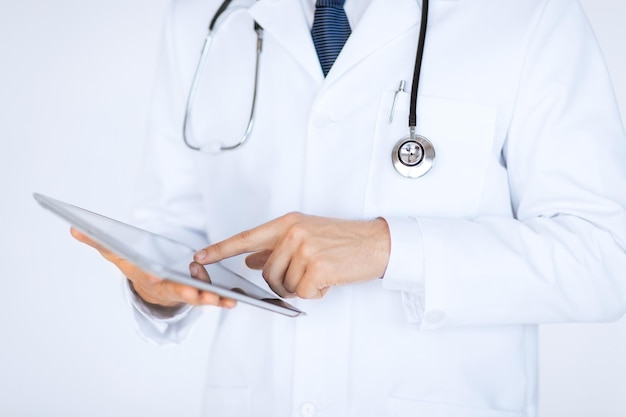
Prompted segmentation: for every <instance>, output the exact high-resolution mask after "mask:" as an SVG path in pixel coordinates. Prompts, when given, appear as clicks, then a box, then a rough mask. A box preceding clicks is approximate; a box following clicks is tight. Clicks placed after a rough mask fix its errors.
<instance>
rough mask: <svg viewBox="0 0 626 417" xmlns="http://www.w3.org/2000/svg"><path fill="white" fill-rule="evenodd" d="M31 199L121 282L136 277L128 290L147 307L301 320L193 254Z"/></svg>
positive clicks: (49, 200)
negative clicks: (239, 309)
mask: <svg viewBox="0 0 626 417" xmlns="http://www.w3.org/2000/svg"><path fill="white" fill-rule="evenodd" d="M34 197H35V199H36V200H37V201H38V202H39V203H40V204H41V205H42V206H43V207H44V208H47V209H49V210H50V211H52V212H53V213H55V214H57V215H58V216H60V217H62V218H63V219H65V220H66V221H68V222H69V223H70V224H72V226H73V228H74V229H75V230H74V231H73V235H74V237H76V238H77V239H79V240H80V241H82V242H84V243H87V244H89V245H91V246H94V247H95V248H96V249H98V250H99V251H100V252H101V253H102V255H103V256H104V257H105V258H107V259H108V260H110V261H112V262H114V263H115V264H116V265H117V266H118V267H119V268H120V269H121V270H122V272H124V273H125V274H126V276H129V275H132V276H135V277H138V279H137V281H135V282H134V283H133V285H134V286H135V287H136V290H138V292H140V293H141V294H142V296H144V297H146V298H147V299H146V301H148V302H157V303H158V304H161V305H168V306H171V307H175V306H177V305H180V303H181V301H184V302H187V303H191V304H214V305H219V306H222V307H226V308H229V307H233V306H234V305H235V303H234V301H233V300H236V301H241V302H244V303H247V304H250V305H254V306H256V307H260V308H263V309H266V310H269V311H273V312H277V313H281V314H284V315H287V316H290V317H296V316H298V315H300V314H302V311H300V310H299V309H297V308H295V307H293V306H291V305H289V304H288V303H286V302H284V301H283V300H281V299H280V298H278V297H277V296H276V295H275V294H272V293H270V292H267V291H265V290H264V289H261V288H259V287H257V286H256V285H254V284H252V283H251V282H250V281H248V280H246V279H245V278H243V277H241V276H239V275H237V274H235V273H233V272H232V271H230V270H228V269H226V268H224V267H223V266H221V265H219V264H213V265H206V266H202V265H200V264H197V263H195V262H192V261H193V255H194V253H195V251H194V250H193V249H192V248H190V247H188V246H187V245H185V244H183V243H181V242H177V241H175V240H172V239H169V238H166V237H164V236H160V235H157V234H154V233H151V232H148V231H146V230H143V229H139V228H137V227H134V226H131V225H128V224H125V223H122V222H119V221H117V220H114V219H111V218H108V217H105V216H102V215H99V214H96V213H93V212H91V211H88V210H85V209H82V208H79V207H76V206H73V205H70V204H67V203H64V202H61V201H58V200H55V199H52V198H50V197H47V196H43V195H41V194H35V195H34ZM77 231H78V232H77ZM164 280H165V281H164ZM174 283H175V284H174ZM179 284H182V285H179ZM137 285H141V286H142V287H141V288H137ZM198 290H201V291H198ZM146 294H147V296H146ZM151 297H152V299H150V298H151ZM164 299H167V300H169V301H167V302H163V301H162V300H164Z"/></svg>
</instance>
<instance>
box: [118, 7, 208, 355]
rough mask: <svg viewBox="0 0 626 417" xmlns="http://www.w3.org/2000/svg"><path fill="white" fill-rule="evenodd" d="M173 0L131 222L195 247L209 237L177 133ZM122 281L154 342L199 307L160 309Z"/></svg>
mask: <svg viewBox="0 0 626 417" xmlns="http://www.w3.org/2000/svg"><path fill="white" fill-rule="evenodd" d="M176 4H177V2H171V3H170V7H171V8H172V10H169V13H168V14H167V16H168V19H167V20H166V23H165V30H164V36H163V39H162V50H161V53H160V57H159V62H158V70H157V71H158V72H157V75H156V80H155V81H156V86H155V90H154V96H153V99H152V103H153V107H152V111H151V120H150V132H149V135H148V138H147V142H146V145H145V147H144V151H143V155H142V156H143V161H142V163H141V166H140V169H139V180H138V186H137V190H136V193H135V200H136V201H135V202H134V204H133V207H134V209H133V212H132V216H131V217H132V219H133V223H134V224H136V225H138V226H140V227H142V228H145V229H147V230H150V231H152V232H155V233H159V234H162V235H164V236H167V237H170V238H172V239H175V240H178V241H180V242H184V243H186V244H188V245H189V246H191V247H192V248H195V249H200V248H203V247H205V246H207V245H208V241H207V238H206V233H205V231H204V230H205V225H204V213H203V204H202V199H201V196H200V193H199V192H198V190H200V189H201V186H200V184H198V175H197V172H196V171H195V159H194V155H193V151H191V150H189V149H188V148H186V147H185V145H184V143H183V141H182V138H181V130H182V120H183V113H182V112H183V111H184V108H185V106H184V105H185V102H184V100H185V98H186V93H185V90H186V87H185V85H186V82H187V81H186V78H185V77H183V76H181V69H180V68H179V64H178V63H179V62H180V61H181V59H180V57H179V56H178V54H179V52H178V51H177V50H176V48H175V44H176V43H175V39H174V36H175V30H174V29H173V25H174V17H173V16H174V15H175V10H174V8H175V7H176ZM183 78H185V80H183ZM190 261H191V259H190ZM126 287H127V288H126V292H127V295H128V299H129V301H130V305H131V307H132V309H133V315H134V318H135V319H136V322H137V326H138V330H139V333H140V334H142V335H143V336H144V337H146V338H147V339H150V340H151V341H153V342H156V343H158V344H168V343H179V342H180V341H181V340H182V339H184V337H185V336H186V335H187V334H188V333H189V330H190V329H191V327H192V325H193V323H194V322H195V320H196V318H197V317H198V316H199V315H200V312H201V311H202V309H194V308H191V307H189V308H186V309H183V310H182V311H179V312H176V314H163V313H164V312H163V311H157V310H156V309H154V308H150V307H149V306H148V305H147V304H146V303H144V302H143V301H142V300H141V299H140V298H139V297H138V296H137V295H136V294H135V293H133V291H132V290H131V289H130V288H129V287H128V286H126Z"/></svg>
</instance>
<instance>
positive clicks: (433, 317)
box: [426, 310, 446, 324]
mask: <svg viewBox="0 0 626 417" xmlns="http://www.w3.org/2000/svg"><path fill="white" fill-rule="evenodd" d="M445 318H446V313H444V312H443V311H441V310H432V311H429V312H428V313H427V314H426V322H427V323H429V324H439V323H441V322H442V321H443V320H444V319H445Z"/></svg>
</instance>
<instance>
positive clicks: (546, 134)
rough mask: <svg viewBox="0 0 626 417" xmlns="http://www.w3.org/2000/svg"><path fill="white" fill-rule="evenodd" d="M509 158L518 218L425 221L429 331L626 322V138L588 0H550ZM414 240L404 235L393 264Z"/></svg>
mask: <svg viewBox="0 0 626 417" xmlns="http://www.w3.org/2000/svg"><path fill="white" fill-rule="evenodd" d="M502 156H503V161H504V163H505V164H506V168H507V171H508V177H509V186H510V190H511V206H512V209H513V212H514V218H506V217H496V216H492V217H489V216H479V217H478V218H475V219H461V218H459V219H450V218H446V219H443V218H423V217H421V218H417V219H416V227H417V229H418V230H419V231H418V232H417V233H419V236H420V240H421V242H420V243H419V244H418V246H415V244H414V243H413V245H414V247H413V248H412V249H410V248H409V250H413V251H422V250H423V254H421V253H418V255H417V258H418V259H420V257H421V256H423V259H422V260H423V279H424V285H425V287H424V293H425V297H424V301H425V311H424V320H423V321H422V322H421V328H422V329H436V328H441V327H447V326H465V325H507V324H520V323H549V322H571V321H580V322H587V321H606V320H613V319H618V318H620V317H621V316H622V315H623V314H624V311H625V305H626V301H625V299H626V211H625V207H626V139H625V135H624V129H623V126H622V123H621V120H620V115H619V112H618V110H617V106H616V103H615V98H614V93H613V89H612V86H611V82H610V78H609V75H608V72H607V69H606V66H605V64H604V60H603V58H602V56H601V52H600V50H599V47H598V45H597V43H596V41H595V37H594V34H593V33H592V30H591V28H590V25H589V24H588V22H587V20H586V16H585V15H584V12H583V11H582V9H581V7H580V5H579V3H578V2H577V1H570V0H553V1H547V2H546V7H545V10H544V11H543V15H542V17H541V19H540V20H539V22H538V24H537V27H536V30H535V32H534V36H533V38H532V40H531V41H530V43H529V47H528V50H527V56H526V61H525V65H524V69H523V72H522V74H521V81H520V85H519V92H518V96H517V98H516V109H515V113H514V116H513V119H512V121H511V124H510V127H509V131H508V134H507V138H506V142H505V145H504V147H503V150H502ZM484 192H489V190H485V191H484ZM406 242H407V240H403V239H393V240H392V248H393V246H394V245H395V246H396V248H395V249H392V262H393V260H394V259H393V256H394V255H393V251H394V250H398V251H403V250H406V248H407V243H406ZM420 246H421V247H420ZM402 247H404V248H405V249H402ZM407 267H408V265H407V264H406V262H405V268H407ZM420 274H421V272H420V270H419V269H418V270H417V271H416V272H415V273H414V274H413V276H412V279H413V283H412V284H411V285H413V287H414V288H419V281H420V279H421V278H420ZM404 276H408V275H406V274H405V275H404ZM407 280H408V281H410V279H407ZM389 285H391V283H390V284H389ZM407 290H410V289H407ZM410 291H413V293H414V294H415V290H410ZM417 294H419V293H417Z"/></svg>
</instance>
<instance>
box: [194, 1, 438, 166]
mask: <svg viewBox="0 0 626 417" xmlns="http://www.w3.org/2000/svg"><path fill="white" fill-rule="evenodd" d="M231 2H232V0H224V1H223V2H222V4H221V5H220V7H219V8H218V9H217V12H215V15H214V16H213V18H212V19H211V23H210V24H209V29H208V32H207V35H206V37H205V40H204V45H203V47H202V51H201V53H200V60H199V61H198V65H197V67H196V71H195V73H194V76H193V80H192V82H191V87H190V89H189V94H188V96H187V105H186V108H185V117H184V121H183V140H184V142H185V145H186V146H187V147H188V148H190V149H193V150H194V151H205V152H210V153H219V152H225V151H232V150H235V149H238V148H240V147H241V146H243V145H244V144H245V143H246V142H247V140H248V138H249V137H250V133H251V132H252V128H253V126H254V120H255V109H256V100H257V90H258V81H259V63H260V57H261V52H262V50H263V28H262V27H261V26H260V25H259V24H258V23H256V22H255V23H254V30H255V32H256V34H257V48H256V62H255V70H254V88H253V94H252V106H251V109H250V117H249V118H248V124H247V126H246V129H245V131H244V133H243V135H242V136H241V137H240V138H239V140H238V141H237V142H234V144H232V145H224V144H219V143H215V144H213V145H208V146H205V147H202V146H199V145H196V143H198V142H196V141H195V140H193V138H192V137H191V136H192V135H191V132H190V130H191V129H190V126H191V114H192V108H193V105H194V102H195V98H196V93H197V91H198V85H199V84H200V80H201V79H202V75H203V74H204V70H205V68H206V63H207V57H208V55H209V52H210V50H211V44H212V42H213V37H214V33H215V32H216V31H217V29H218V27H219V25H218V23H220V22H221V21H222V19H221V17H222V15H223V14H224V12H226V10H227V9H228V6H229V5H230V3H231ZM427 25H428V0H422V19H421V25H420V34H419V40H418V43H417V54H416V57H415V69H414V71H413V84H412V88H411V105H410V108H409V134H408V135H407V136H404V137H402V138H401V139H400V140H399V141H398V142H397V143H396V144H395V146H394V147H393V149H392V151H391V162H392V164H393V167H394V169H395V170H396V171H397V172H398V174H400V175H402V176H403V177H406V178H419V177H421V176H422V175H424V174H426V173H427V172H428V171H430V169H431V168H432V167H433V163H434V161H435V148H434V147H433V144H432V143H431V142H430V141H429V140H428V139H427V138H426V137H424V136H421V135H418V134H417V133H416V132H415V131H416V127H417V96H418V94H417V93H418V90H419V80H420V73H421V69H422V59H423V57H424V44H425V41H426V27H427ZM399 91H404V81H403V82H402V83H401V84H400V89H399V90H398V91H396V95H397V93H398V92H399ZM393 106H395V97H394V102H393ZM392 117H393V107H392ZM390 120H391V119H390Z"/></svg>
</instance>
